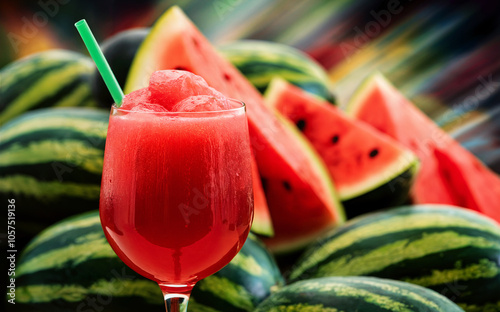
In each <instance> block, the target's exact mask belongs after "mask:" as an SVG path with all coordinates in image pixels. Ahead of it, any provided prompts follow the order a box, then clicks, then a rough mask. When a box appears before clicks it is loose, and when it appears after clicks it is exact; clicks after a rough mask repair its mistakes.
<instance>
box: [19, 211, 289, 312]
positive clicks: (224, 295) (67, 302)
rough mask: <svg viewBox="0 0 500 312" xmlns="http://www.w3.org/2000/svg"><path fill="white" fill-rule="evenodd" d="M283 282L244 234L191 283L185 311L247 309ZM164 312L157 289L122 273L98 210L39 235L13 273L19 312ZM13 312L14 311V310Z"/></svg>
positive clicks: (260, 247)
mask: <svg viewBox="0 0 500 312" xmlns="http://www.w3.org/2000/svg"><path fill="white" fill-rule="evenodd" d="M282 284H283V278H282V276H281V274H280V272H279V269H278V267H277V266H276V263H275V262H274V259H273V258H272V256H271V255H270V254H269V252H268V251H267V250H266V248H265V247H264V245H263V244H262V242H260V241H259V240H258V239H257V238H256V236H255V235H253V234H250V235H249V237H248V239H247V241H246V243H245V244H244V246H243V248H242V249H241V251H240V253H239V254H238V255H236V257H235V258H234V259H233V260H232V262H230V263H229V264H228V265H227V266H226V267H224V268H223V269H222V270H220V271H219V272H217V273H216V274H214V275H212V276H210V277H207V278H205V279H204V280H202V281H200V282H198V283H197V285H196V286H195V288H194V289H193V292H192V296H191V300H190V304H189V311H199V312H203V311H236V312H246V311H253V309H254V308H255V306H256V305H257V304H258V303H260V302H261V301H262V300H264V299H265V298H266V297H267V296H269V295H270V292H271V288H273V289H274V288H279V287H280V286H281V285H282ZM92 303H99V304H100V306H101V307H102V308H103V309H104V310H105V311H122V312H127V311H137V310H140V311H164V309H165V307H164V302H163V298H162V293H161V291H160V288H159V287H158V285H157V284H156V283H155V282H153V281H151V280H148V279H146V278H144V277H142V276H140V275H139V274H137V273H135V272H134V271H133V270H131V269H130V268H128V267H127V266H126V265H125V264H124V263H123V262H122V261H121V260H120V259H119V258H118V256H116V254H115V253H114V252H113V250H112V248H111V246H109V244H108V242H107V241H106V238H105V236H104V232H103V231H102V227H101V223H100V219H99V212H98V211H96V210H94V211H92V212H88V213H84V214H81V215H78V216H74V217H71V218H68V219H65V220H63V221H62V222H59V223H57V224H55V225H53V226H51V227H49V228H48V229H46V230H45V231H43V232H42V233H40V234H39V235H38V236H37V237H36V238H35V239H34V240H33V241H32V242H31V243H30V244H29V245H28V246H27V247H26V249H25V250H24V251H23V253H22V254H21V257H20V259H19V261H18V263H17V270H16V308H19V311H50V312H54V311H55V312H57V311H61V312H62V311H65V312H70V311H79V310H80V311H84V310H85V308H87V309H91V307H92ZM16 311H17V310H16Z"/></svg>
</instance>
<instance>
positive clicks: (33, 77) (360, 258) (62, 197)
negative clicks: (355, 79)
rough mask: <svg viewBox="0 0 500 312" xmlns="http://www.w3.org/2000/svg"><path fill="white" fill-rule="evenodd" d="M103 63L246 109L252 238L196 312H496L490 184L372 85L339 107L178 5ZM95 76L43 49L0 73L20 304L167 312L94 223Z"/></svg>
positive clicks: (97, 161) (423, 121) (296, 60)
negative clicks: (175, 74)
mask: <svg viewBox="0 0 500 312" xmlns="http://www.w3.org/2000/svg"><path fill="white" fill-rule="evenodd" d="M103 50H104V54H105V55H106V57H107V58H108V60H109V62H110V65H111V67H112V69H113V70H114V71H115V73H116V74H117V78H118V81H119V82H120V83H121V84H122V87H123V88H124V90H125V92H126V93H129V92H133V91H134V90H137V89H139V88H142V87H144V86H146V84H147V82H148V80H149V76H150V75H151V73H152V72H154V71H155V70H161V69H177V70H186V71H190V72H193V73H195V74H197V75H200V76H202V77H203V78H204V79H205V80H206V81H207V82H208V84H209V85H210V86H212V87H214V88H215V89H217V90H219V91H220V92H222V93H224V94H225V95H226V96H228V97H231V98H236V99H240V100H242V101H244V102H245V103H246V105H247V113H248V122H249V130H250V136H251V145H252V148H253V154H254V162H253V168H254V175H253V176H254V181H253V186H254V199H255V218H254V223H253V225H252V232H253V233H254V234H252V235H251V236H250V237H249V239H248V240H247V243H246V244H245V246H244V247H243V249H242V251H241V252H240V254H238V255H237V256H236V258H234V259H233V261H232V262H231V263H230V264H229V265H228V266H226V267H225V268H224V269H222V270H221V271H219V272H218V273H216V274H215V275H213V276H211V277H209V278H207V279H205V280H203V281H201V282H200V283H199V284H198V285H197V286H196V288H195V290H194V292H193V296H192V298H191V300H190V309H189V310H190V311H309V310H310V311H322V310H325V311H463V310H465V311H470V312H475V311H483V312H484V311H486V312H489V311H492V312H493V311H500V295H499V294H500V225H499V224H498V222H500V178H499V177H498V176H497V175H496V174H495V173H494V172H492V171H491V170H490V169H488V168H487V167H486V166H485V165H484V164H482V163H481V162H480V161H479V160H478V159H477V158H476V157H475V156H474V155H473V154H471V153H470V152H468V151H467V150H466V149H464V148H463V147H462V146H461V145H460V144H459V143H458V142H456V141H455V140H453V139H452V138H451V137H450V136H449V135H448V134H447V133H446V132H444V131H443V130H441V129H440V128H439V127H438V126H437V125H435V124H434V122H433V121H432V120H430V119H429V118H428V117H426V116H425V115H424V114H423V113H422V112H421V111H419V109H418V108H417V107H416V106H414V105H413V104H412V103H411V102H410V101H409V100H407V99H406V98H405V97H404V96H403V95H402V94H401V93H400V92H399V91H398V90H397V89H396V88H395V87H393V86H392V85H391V83H390V82H389V81H387V80H386V79H385V78H384V77H383V76H382V75H381V74H378V73H374V74H373V75H372V76H370V77H369V78H368V79H367V80H366V81H364V82H360V85H359V87H358V90H357V92H356V93H355V94H354V96H353V97H352V98H351V100H350V102H349V104H348V105H347V107H345V108H344V109H341V108H339V107H337V106H336V105H335V97H334V96H333V95H332V93H331V92H330V91H329V90H331V89H332V86H331V85H330V83H329V81H328V76H327V74H326V73H325V71H324V69H323V68H322V67H321V66H320V65H318V64H317V63H316V62H315V61H313V60H312V59H311V58H310V57H309V56H307V55H305V54H303V53H302V52H300V51H298V50H296V49H294V48H291V47H288V46H284V45H280V44H276V43H271V42H252V41H242V42H234V43H230V44H226V45H225V46H222V47H220V48H219V49H216V48H214V47H213V46H212V45H211V44H210V42H209V41H208V40H207V39H206V38H205V37H204V36H203V35H202V34H201V32H200V31H199V30H198V29H197V28H196V26H195V25H194V24H193V23H192V22H191V21H190V20H189V19H188V18H187V17H186V16H185V15H184V13H183V12H182V11H181V10H180V9H179V8H177V7H172V8H171V9H169V10H168V11H167V12H166V13H164V14H163V16H162V17H161V18H160V19H159V20H158V21H157V22H156V23H155V25H154V26H153V27H152V28H151V29H141V30H139V31H137V30H132V31H124V32H122V33H119V34H117V35H116V36H115V37H112V38H110V39H108V41H107V42H105V43H104V44H103ZM89 64H91V61H90V59H88V57H86V56H84V55H80V54H78V53H75V52H69V51H47V52H41V53H39V54H36V55H32V56H29V57H27V58H24V59H21V60H18V61H16V62H13V63H11V64H10V65H8V66H6V67H4V68H3V69H1V73H0V74H1V76H2V85H1V94H2V103H1V106H0V121H1V127H0V146H1V150H0V197H1V198H2V201H3V202H7V200H8V199H15V206H16V211H15V214H16V231H17V238H18V239H17V242H16V244H17V246H16V247H17V248H18V249H19V250H21V248H23V250H24V251H23V253H22V256H21V258H20V260H19V263H18V270H17V271H16V276H15V278H16V283H17V284H16V285H17V293H16V304H18V305H20V306H21V307H22V308H21V309H22V310H23V309H24V310H25V311H33V310H35V311H75V310H81V311H84V310H86V309H98V310H102V309H110V310H120V311H132V310H138V309H144V307H147V309H148V310H151V311H161V310H162V309H163V302H162V300H161V297H160V296H161V294H160V293H159V289H157V288H156V285H155V284H154V283H153V282H150V281H149V280H147V279H145V278H143V277H142V276H140V275H138V274H137V273H135V272H133V271H131V270H130V269H129V268H127V267H126V266H125V265H124V264H123V263H122V262H121V261H120V260H119V259H118V258H117V257H116V255H115V254H114V253H113V251H112V250H111V248H110V247H109V245H108V244H107V242H106V240H105V237H104V235H103V233H102V229H101V228H100V224H99V219H98V216H97V213H96V212H95V210H96V209H98V202H99V189H100V178H101V173H102V161H103V153H104V142H105V138H106V129H107V118H108V114H109V108H110V105H111V100H110V97H109V95H108V94H106V91H105V86H104V84H103V83H102V80H100V77H99V75H98V73H97V71H95V69H94V68H93V67H92V66H91V65H89ZM68 217H69V218H68ZM67 218H68V219H67ZM63 219H64V220H63ZM346 219H348V222H347V223H345V224H344V222H345V221H346ZM30 240H31V241H30ZM2 244H5V242H2ZM275 255H276V256H278V257H279V259H280V261H279V262H278V263H279V264H277V263H276V262H275V260H274V258H273V256H275ZM298 255H300V258H298V260H297V261H295V260H296V257H297V256H298ZM283 259H284V260H283ZM285 280H286V281H287V282H288V284H289V285H287V286H284V285H285V284H286V283H285ZM8 299H9V298H8ZM96 307H97V308H96ZM462 309H463V310H462Z"/></svg>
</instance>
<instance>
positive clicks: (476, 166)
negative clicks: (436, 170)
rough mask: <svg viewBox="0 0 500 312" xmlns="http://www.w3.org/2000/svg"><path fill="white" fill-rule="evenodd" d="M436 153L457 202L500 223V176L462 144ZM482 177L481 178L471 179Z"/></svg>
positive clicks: (451, 145)
mask: <svg viewBox="0 0 500 312" xmlns="http://www.w3.org/2000/svg"><path fill="white" fill-rule="evenodd" d="M434 155H435V157H436V159H437V160H438V162H439V165H440V168H441V172H442V174H443V176H444V179H445V181H446V183H447V185H448V187H449V192H450V193H451V194H453V198H454V199H455V200H456V202H457V205H458V206H461V207H468V208H470V209H473V210H476V211H480V212H482V213H484V214H486V215H488V216H490V217H491V218H493V219H495V220H497V221H498V222H500V178H499V177H498V176H497V175H496V174H495V173H493V172H492V171H491V170H489V169H488V168H487V167H486V166H484V165H483V164H482V163H481V162H480V161H479V160H478V159H477V158H476V157H474V156H473V155H472V154H471V153H469V152H468V151H466V150H465V149H464V148H463V147H462V146H461V145H459V144H450V145H449V146H447V147H446V149H442V148H439V147H438V148H436V149H435V150H434ZM474 176H481V177H482V178H481V179H471V177H474Z"/></svg>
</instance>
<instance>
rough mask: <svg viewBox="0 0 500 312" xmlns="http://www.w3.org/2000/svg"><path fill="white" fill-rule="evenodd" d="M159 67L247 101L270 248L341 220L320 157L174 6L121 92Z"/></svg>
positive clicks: (294, 244) (286, 247)
mask: <svg viewBox="0 0 500 312" xmlns="http://www.w3.org/2000/svg"><path fill="white" fill-rule="evenodd" d="M160 69H184V70H188V71H191V72H193V73H195V74H197V75H200V76H202V77H203V78H204V79H205V80H206V81H207V83H208V84H209V85H210V86H212V87H214V88H215V89H217V90H219V91H220V92H222V93H223V94H225V95H226V96H228V97H231V98H236V99H241V100H243V101H244V102H245V103H246V105H247V113H248V119H249V122H248V124H249V131H250V137H251V144H252V148H253V150H254V155H255V159H256V161H257V165H258V169H259V173H260V176H261V178H262V181H264V183H263V184H264V185H263V186H264V189H265V190H266V199H267V203H268V206H269V210H270V213H271V218H272V222H273V227H274V232H275V240H274V241H273V244H272V248H273V250H275V251H277V252H278V251H290V250H293V249H298V248H301V247H303V246H304V245H305V244H307V243H308V242H310V241H311V240H313V239H315V238H316V236H317V235H318V234H319V233H321V232H323V231H325V230H326V229H328V228H330V227H332V226H334V225H336V224H338V223H340V222H342V221H343V212H342V211H343V210H342V206H341V204H340V203H339V201H338V200H337V199H336V194H335V190H334V188H333V185H332V182H331V180H330V179H329V177H328V174H326V175H325V174H324V172H325V170H326V168H325V167H324V164H323V163H322V162H321V160H318V159H317V158H315V157H312V156H311V155H313V154H311V153H310V152H309V151H307V150H304V146H303V145H302V144H301V143H300V139H299V138H300V134H297V133H295V132H294V131H293V127H288V126H287V125H286V124H284V123H283V122H281V121H280V120H279V119H278V118H277V117H276V116H275V115H274V114H273V112H272V111H271V110H270V109H269V108H267V107H266V106H265V105H264V102H263V99H262V96H261V95H260V93H259V92H258V91H257V90H256V89H255V88H254V87H253V86H252V85H251V84H250V83H249V82H248V81H247V80H246V78H245V77H244V76H243V75H242V74H241V73H240V72H239V71H238V70H237V69H236V68H235V67H234V66H233V65H231V64H230V63H229V62H228V61H226V60H225V59H224V58H222V57H221V56H220V55H219V54H218V53H217V52H216V50H215V49H214V47H212V45H211V44H210V42H208V40H207V39H206V38H205V37H204V36H203V35H202V34H201V32H200V31H199V30H198V29H197V28H196V26H195V25H193V23H192V22H191V21H190V20H189V19H188V18H187V17H186V15H185V14H184V13H183V12H182V10H181V9H179V8H178V7H172V8H171V9H169V10H168V11H167V12H166V13H165V14H164V15H163V16H161V17H160V19H159V20H158V21H157V22H156V24H155V25H154V26H153V28H152V29H151V32H150V34H149V35H148V36H147V37H146V39H145V40H144V42H143V43H142V45H141V46H140V47H139V50H138V52H137V54H136V56H135V58H134V60H133V62H132V65H131V69H130V72H129V76H128V78H127V82H126V85H125V91H126V92H127V93H128V92H131V91H133V90H136V89H139V88H142V87H144V86H145V85H146V84H147V82H148V78H149V76H150V75H151V73H152V72H154V71H155V70H160ZM256 178H257V177H256ZM271 190H272V191H271ZM257 209H259V208H257ZM256 212H257V211H256ZM304 216H307V217H304ZM256 220H258V219H256Z"/></svg>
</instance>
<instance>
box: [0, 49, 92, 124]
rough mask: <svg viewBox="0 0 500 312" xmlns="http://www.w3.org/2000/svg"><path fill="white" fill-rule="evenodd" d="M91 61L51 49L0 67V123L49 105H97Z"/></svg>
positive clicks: (78, 55) (67, 52) (77, 54)
mask: <svg viewBox="0 0 500 312" xmlns="http://www.w3.org/2000/svg"><path fill="white" fill-rule="evenodd" d="M93 69H94V65H93V62H92V60H91V59H90V58H89V57H87V56H85V55H83V54H80V53H77V52H72V51H66V50H48V51H44V52H39V53H36V54H32V55H29V56H27V57H25V58H22V59H20V60H17V61H14V62H11V63H10V64H8V65H7V66H5V67H3V68H2V69H1V70H0V80H1V82H2V83H1V84H0V125H3V124H5V123H6V122H7V121H9V120H11V119H13V118H15V117H17V116H19V115H21V114H22V113H24V112H27V111H30V110H35V109H40V108H47V107H77V106H78V107H82V106H86V107H95V106H97V102H96V101H95V100H94V98H93V96H92V92H91V89H90V75H91V74H92V72H93Z"/></svg>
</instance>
